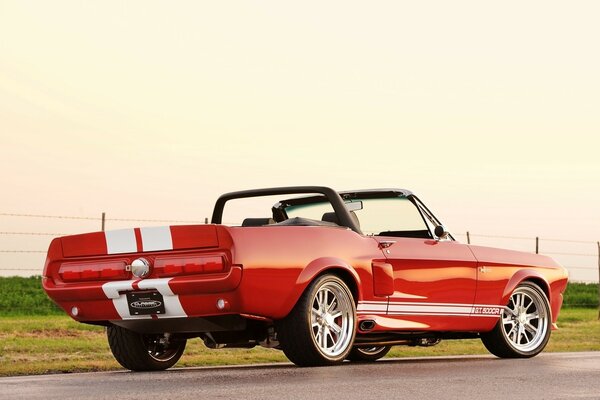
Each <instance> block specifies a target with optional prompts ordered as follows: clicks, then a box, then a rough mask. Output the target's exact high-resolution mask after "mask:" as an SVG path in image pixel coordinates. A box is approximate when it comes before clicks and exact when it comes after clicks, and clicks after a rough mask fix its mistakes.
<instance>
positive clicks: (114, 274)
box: [58, 261, 127, 282]
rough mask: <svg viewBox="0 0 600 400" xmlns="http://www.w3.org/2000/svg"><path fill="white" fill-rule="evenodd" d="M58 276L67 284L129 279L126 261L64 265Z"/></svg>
mask: <svg viewBox="0 0 600 400" xmlns="http://www.w3.org/2000/svg"><path fill="white" fill-rule="evenodd" d="M58 274H59V275H60V278H61V279H62V280H63V281H65V282H72V281H95V280H113V279H127V271H126V270H125V262H124V261H108V262H88V263H64V264H62V265H61V266H60V269H59V270H58Z"/></svg>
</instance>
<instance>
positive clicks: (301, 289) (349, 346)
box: [43, 186, 567, 371]
mask: <svg viewBox="0 0 600 400" xmlns="http://www.w3.org/2000/svg"><path fill="white" fill-rule="evenodd" d="M273 197H276V199H275V200H272V198H273ZM257 199H261V200H267V201H269V203H268V206H265V207H264V208H259V207H248V206H244V207H241V208H239V207H238V209H237V211H235V205H236V204H239V203H240V201H241V200H244V201H248V200H257ZM275 201H276V202H275ZM274 202H275V204H274V205H273V203H274ZM232 207H233V209H232ZM230 209H231V210H233V211H232V212H233V215H239V216H240V222H239V223H227V224H225V223H223V221H224V213H225V212H229V211H231V210H230ZM247 210H252V211H253V214H252V215H243V213H244V212H247ZM236 212H237V214H236ZM255 213H256V214H258V215H256V214H255ZM259 213H260V214H259ZM566 285H567V272H566V270H565V269H564V268H563V267H561V266H560V265H558V264H557V263H556V262H555V261H554V260H552V259H551V258H549V257H546V256H542V255H538V254H529V253H523V252H517V251H510V250H501V249H495V248H490V247H482V246H473V245H467V244H463V243H460V242H458V241H457V240H455V238H454V237H453V236H452V234H451V233H450V232H448V231H447V230H446V228H444V226H443V225H442V223H441V222H440V221H439V220H438V219H437V218H436V217H435V216H434V214H433V213H432V212H431V211H430V210H429V209H428V208H427V207H426V206H425V204H423V203H422V202H421V200H420V199H419V198H418V197H417V196H416V195H414V194H413V193H411V192H410V191H408V190H403V189H373V190H358V191H344V192H336V191H334V190H333V189H331V188H327V187H319V186H306V187H283V188H271V189H257V190H247V191H240V192H233V193H227V194H224V195H222V196H221V197H220V198H219V199H218V200H217V202H216V204H215V207H214V211H213V215H212V221H211V223H210V224H204V225H176V226H163V227H143V228H133V229H121V230H114V231H106V232H94V233H86V234H80V235H72V236H64V237H60V238H56V239H54V240H53V241H52V242H51V244H50V247H49V249H48V256H47V259H46V264H45V267H44V277H43V287H44V289H45V291H46V293H47V294H48V296H49V297H50V298H51V299H52V300H54V302H56V303H57V304H58V305H59V306H60V307H61V308H62V309H64V310H65V312H67V313H68V314H69V315H70V316H71V317H72V318H74V319H75V320H77V321H80V322H83V323H87V324H95V325H102V326H105V327H106V328H107V329H106V332H107V337H108V343H109V345H110V348H111V350H112V353H113V355H114V356H115V358H116V360H117V361H118V362H119V363H120V364H121V365H122V366H123V367H125V368H127V369H130V370H134V371H148V370H162V369H166V368H169V367H171V366H173V365H174V364H175V363H176V362H177V361H178V360H179V358H180V357H181V355H182V353H183V351H184V349H185V345H186V342H187V340H190V339H193V338H201V339H202V340H203V341H204V343H205V345H206V346H207V347H209V348H214V349H217V348H222V347H246V348H249V347H253V346H257V345H259V346H265V347H270V348H276V349H280V350H282V351H283V352H284V353H285V355H286V356H287V357H288V358H289V359H290V360H291V361H292V362H294V363H295V364H296V365H299V366H316V365H331V364H336V363H340V362H342V361H344V360H350V361H363V362H365V361H375V360H377V359H379V358H381V357H383V356H384V355H385V354H387V352H388V351H389V350H390V347H391V346H396V345H409V346H431V345H435V344H437V343H438V342H439V341H440V340H445V339H463V338H480V339H481V340H482V341H483V344H484V345H485V347H486V348H487V349H488V350H489V351H490V352H491V353H493V354H494V355H496V356H498V357H532V356H535V355H536V354H538V353H540V352H541V351H542V350H543V349H544V347H545V346H546V344H547V343H548V340H549V338H550V333H551V331H552V330H553V329H556V319H557V317H558V313H559V311H560V308H561V305H562V298H563V296H562V295H563V292H564V290H565V288H566Z"/></svg>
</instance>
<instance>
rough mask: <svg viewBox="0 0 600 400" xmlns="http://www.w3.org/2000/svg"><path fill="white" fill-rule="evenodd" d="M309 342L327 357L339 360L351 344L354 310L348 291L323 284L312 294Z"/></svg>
mask: <svg viewBox="0 0 600 400" xmlns="http://www.w3.org/2000/svg"><path fill="white" fill-rule="evenodd" d="M310 324H311V331H312V338H313V341H314V343H315V344H316V345H317V347H318V349H319V350H320V351H321V352H322V353H323V354H324V355H325V356H327V357H338V356H339V355H340V354H342V353H344V352H346V351H347V350H348V348H349V346H350V345H351V344H352V340H353V333H354V307H353V303H352V299H351V298H350V296H349V295H348V292H347V290H346V289H345V288H344V287H342V286H341V285H340V284H339V283H337V282H335V281H330V282H325V283H324V284H323V285H322V286H321V287H319V289H318V290H317V291H316V293H315V294H314V297H313V299H312V308H311V315H310Z"/></svg>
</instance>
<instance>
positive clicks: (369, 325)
mask: <svg viewBox="0 0 600 400" xmlns="http://www.w3.org/2000/svg"><path fill="white" fill-rule="evenodd" d="M373 328H375V321H373V320H371V319H367V320H364V321H361V322H360V324H358V329H360V330H361V331H363V332H369V331H372V330H373Z"/></svg>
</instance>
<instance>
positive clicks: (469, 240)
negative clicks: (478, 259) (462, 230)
mask: <svg viewBox="0 0 600 400" xmlns="http://www.w3.org/2000/svg"><path fill="white" fill-rule="evenodd" d="M467 244H471V235H469V231H467Z"/></svg>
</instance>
